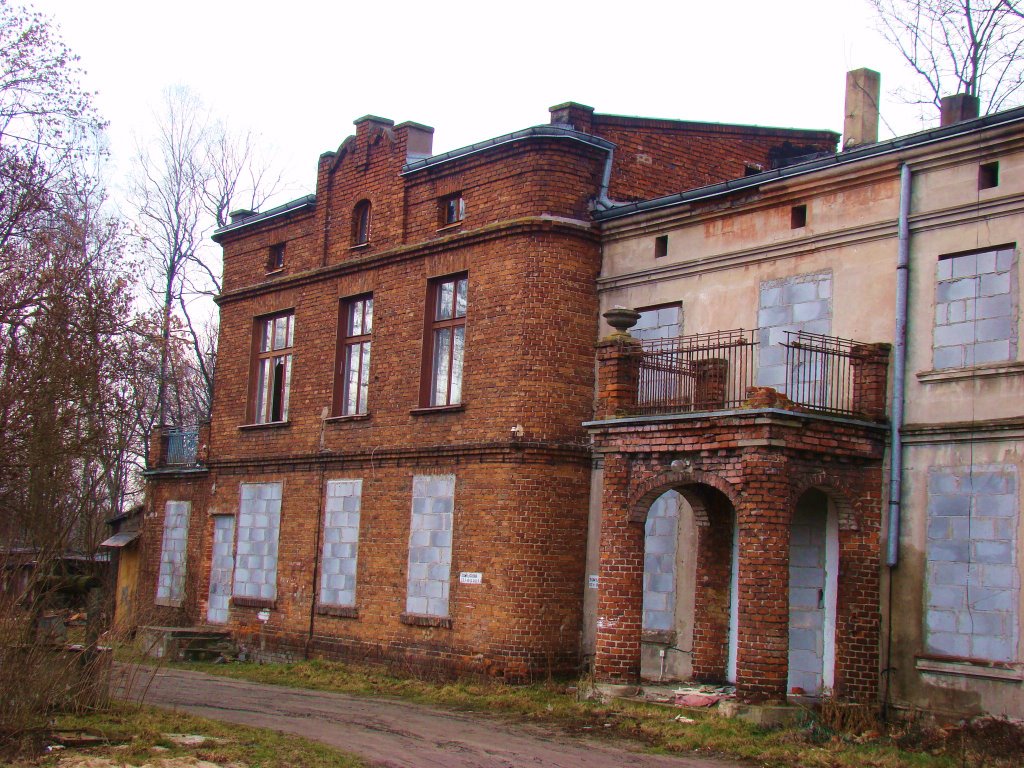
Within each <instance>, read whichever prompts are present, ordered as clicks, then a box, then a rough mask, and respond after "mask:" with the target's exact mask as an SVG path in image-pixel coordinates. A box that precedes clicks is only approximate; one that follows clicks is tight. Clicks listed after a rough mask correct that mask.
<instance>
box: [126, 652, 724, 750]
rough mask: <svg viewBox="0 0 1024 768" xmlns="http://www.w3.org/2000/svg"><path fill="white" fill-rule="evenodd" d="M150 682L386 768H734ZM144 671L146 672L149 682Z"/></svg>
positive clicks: (246, 687)
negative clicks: (353, 754)
mask: <svg viewBox="0 0 1024 768" xmlns="http://www.w3.org/2000/svg"><path fill="white" fill-rule="evenodd" d="M148 677H149V676H148V675H138V676H137V677H136V679H135V681H134V686H135V689H136V691H138V689H139V688H140V687H141V686H142V685H145V684H146V683H149V690H148V693H147V694H146V702H147V703H149V704H154V705H157V706H161V707H168V708H173V709H180V710H184V711H186V712H190V713H192V714H196V715H201V716H203V717H209V718H212V719H215V720H223V721H227V722H232V723H241V724H244V725H253V726H257V727H260V728H272V729H274V730H277V731H284V732H287V733H293V734H296V735H298V736H302V737H305V738H307V739H313V740H315V741H319V742H322V743H324V744H328V745H330V746H332V747H336V748H338V749H342V750H345V751H347V752H352V753H355V754H358V755H360V756H362V757H363V758H364V759H365V760H367V761H368V762H370V763H373V764H376V765H379V766H387V768H434V767H435V766H436V767H437V768H521V767H522V766H530V767H535V768H627V767H629V768H734V767H735V766H736V764H734V763H727V762H723V761H718V760H709V759H704V758H693V757H660V756H653V755H643V754H639V753H636V752H630V751H628V750H626V749H624V748H620V747H617V746H613V745H612V744H611V743H609V742H604V741H599V740H586V739H578V738H574V737H572V736H569V735H566V734H563V733H560V732H559V731H557V730H556V729H554V728H545V727H538V726H533V725H523V724H517V723H509V722H506V721H504V720H501V719H498V718H490V717H486V716H481V715H472V714H465V713H458V712H451V711H447V710H442V709H435V708H431V707H427V706H423V705H419V704H409V703H405V702H399V701H391V700H384V699H371V698H360V697H355V696H347V695H343V694H337V693H321V692H319V691H308V690H301V689H297V688H283V687H280V686H272V685H261V684H259V683H249V682H245V681H241V680H230V679H227V678H221V677H215V676H213V675H206V674H203V673H201V672H190V671H185V670H178V669H161V670H160V671H159V672H157V673H156V677H155V678H154V679H153V680H152V682H149V680H148ZM143 678H145V679H143Z"/></svg>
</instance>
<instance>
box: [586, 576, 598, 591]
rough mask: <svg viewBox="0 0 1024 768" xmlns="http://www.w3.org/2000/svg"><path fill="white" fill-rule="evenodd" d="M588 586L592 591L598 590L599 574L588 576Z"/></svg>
mask: <svg viewBox="0 0 1024 768" xmlns="http://www.w3.org/2000/svg"><path fill="white" fill-rule="evenodd" d="M587 586H588V587H590V588H591V589H597V574H596V573H592V574H590V575H589V576H587Z"/></svg>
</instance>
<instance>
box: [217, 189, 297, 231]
mask: <svg viewBox="0 0 1024 768" xmlns="http://www.w3.org/2000/svg"><path fill="white" fill-rule="evenodd" d="M314 205H316V195H306V196H305V197H300V198H297V199H295V200H292V201H290V202H287V203H284V204H283V205H279V206H277V207H276V208H271V209H270V210H269V211H263V212H262V213H253V214H252V215H251V216H246V217H244V218H243V219H242V220H241V221H232V222H231V223H230V224H228V225H227V226H226V227H221V228H220V229H215V230H214V231H213V239H214V240H216V239H217V238H218V237H219V236H220V235H225V234H227V233H228V232H234V231H235V230H236V229H242V228H243V227H251V226H252V225H253V224H259V223H260V222H263V221H267V220H268V219H274V218H277V217H278V216H284V215H286V214H289V213H295V212H297V211H301V210H305V209H306V208H312V207H313V206H314Z"/></svg>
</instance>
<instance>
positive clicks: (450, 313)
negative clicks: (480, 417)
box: [421, 274, 469, 406]
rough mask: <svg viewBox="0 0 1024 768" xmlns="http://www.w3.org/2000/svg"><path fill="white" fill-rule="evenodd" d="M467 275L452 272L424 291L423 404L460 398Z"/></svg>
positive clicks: (455, 400) (441, 403)
mask: <svg viewBox="0 0 1024 768" xmlns="http://www.w3.org/2000/svg"><path fill="white" fill-rule="evenodd" d="M468 294H469V278H468V277H467V276H466V275H464V274H463V275H455V276H453V277H445V278H442V279H440V280H435V281H433V282H431V284H430V290H429V292H428V295H427V333H426V334H425V342H426V345H427V346H426V350H425V352H426V354H425V355H424V377H423V378H424V385H423V391H422V392H421V399H422V402H423V404H424V405H431V406H443V405H456V404H458V403H461V402H462V361H463V356H464V353H465V348H466V308H467V297H468Z"/></svg>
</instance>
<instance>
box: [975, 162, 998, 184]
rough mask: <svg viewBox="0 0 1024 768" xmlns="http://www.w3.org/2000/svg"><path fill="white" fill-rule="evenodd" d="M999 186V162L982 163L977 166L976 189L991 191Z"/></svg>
mask: <svg viewBox="0 0 1024 768" xmlns="http://www.w3.org/2000/svg"><path fill="white" fill-rule="evenodd" d="M998 186H999V161H998V160H994V161H992V162H991V163H982V164H981V165H979V166H978V189H992V187H998Z"/></svg>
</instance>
